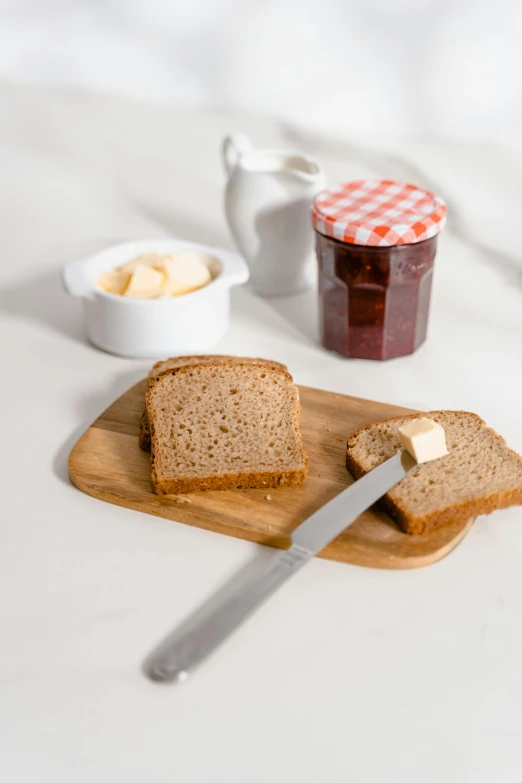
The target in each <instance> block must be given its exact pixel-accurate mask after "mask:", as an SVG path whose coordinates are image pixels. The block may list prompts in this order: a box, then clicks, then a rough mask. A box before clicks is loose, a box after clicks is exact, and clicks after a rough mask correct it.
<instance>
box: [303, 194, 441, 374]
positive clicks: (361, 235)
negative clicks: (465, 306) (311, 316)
mask: <svg viewBox="0 0 522 783" xmlns="http://www.w3.org/2000/svg"><path fill="white" fill-rule="evenodd" d="M445 219H446V205H445V204H444V202H443V200H442V199H441V198H439V197H438V196H435V195H434V194H433V193H431V192H429V191H427V190H422V189H421V188H418V187H416V186H415V185H406V184H402V183H398V182H393V181H391V180H359V181H356V182H348V183H345V184H343V185H340V186H339V187H337V188H335V189H333V190H324V191H322V192H321V193H319V194H318V195H317V196H316V197H315V199H314V202H313V206H312V223H313V226H314V229H315V232H316V250H317V259H318V262H319V296H320V322H321V327H322V342H323V345H324V346H325V348H328V349H330V350H332V351H337V352H338V353H341V354H344V355H345V356H350V357H352V358H358V359H392V358H395V357H397V356H406V355H407V354H411V353H413V351H415V350H416V349H417V348H418V347H419V345H421V343H423V342H424V340H425V339H426V331H427V325H428V313H429V305H430V294H431V282H432V277H433V262H434V259H435V252H436V246H437V235H438V234H439V232H440V231H441V229H442V228H443V226H444V222H445Z"/></svg>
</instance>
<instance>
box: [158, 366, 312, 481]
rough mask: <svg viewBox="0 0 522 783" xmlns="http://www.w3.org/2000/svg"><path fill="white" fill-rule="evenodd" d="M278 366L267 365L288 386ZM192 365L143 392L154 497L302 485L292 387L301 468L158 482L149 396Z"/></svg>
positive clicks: (297, 411)
mask: <svg viewBox="0 0 522 783" xmlns="http://www.w3.org/2000/svg"><path fill="white" fill-rule="evenodd" d="M255 364H256V363H255V362H252V361H251V360H250V361H241V360H240V359H236V357H231V361H230V362H222V361H221V362H206V363H205V366H206V367H216V368H219V367H223V366H230V367H234V366H237V365H240V366H248V367H251V366H252V365H255ZM263 364H266V361H262V362H260V366H262V365H263ZM276 364H278V363H273V364H271V366H272V369H273V370H275V371H276V372H278V373H279V374H280V375H281V376H284V377H285V378H286V379H287V380H288V381H290V383H292V384H293V382H294V381H293V378H292V376H291V375H290V373H289V372H288V370H287V369H286V367H285V366H284V365H280V366H276ZM193 367H194V365H183V366H182V367H176V368H174V369H172V370H166V371H165V372H162V373H161V374H160V375H158V376H155V377H154V378H152V379H151V382H150V383H149V386H148V387H147V390H146V392H145V402H146V412H147V416H148V419H149V424H150V435H151V478H152V485H153V487H154V491H155V492H156V494H157V495H175V494H179V493H183V492H199V491H207V490H225V489H273V488H275V487H281V486H287V487H288V486H297V485H299V484H302V483H303V482H304V481H305V479H306V478H307V476H308V456H307V454H306V451H305V449H304V444H303V439H302V436H301V432H300V430H299V422H300V413H301V409H300V405H299V390H298V389H297V387H296V386H293V389H294V391H295V398H296V409H295V414H294V420H293V425H294V428H295V430H296V432H297V434H298V440H299V449H300V454H301V458H302V462H303V466H302V467H301V468H292V469H287V470H275V471H273V470H272V471H271V470H266V471H252V470H243V471H241V470H239V471H236V472H230V473H216V474H214V475H209V476H201V477H198V476H194V477H190V478H184V477H177V478H169V479H161V478H160V477H159V476H158V474H157V471H156V458H155V452H154V440H155V417H154V412H153V411H151V410H150V401H151V398H152V392H153V389H154V386H155V385H156V384H157V383H158V382H159V381H160V380H161V378H162V377H163V376H165V375H178V374H183V373H186V372H190V371H191V370H192V369H193Z"/></svg>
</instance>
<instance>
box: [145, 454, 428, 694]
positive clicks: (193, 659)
mask: <svg viewBox="0 0 522 783" xmlns="http://www.w3.org/2000/svg"><path fill="white" fill-rule="evenodd" d="M416 465H417V463H416V462H415V460H414V459H413V458H412V457H411V456H410V455H409V454H408V453H407V452H406V451H402V452H399V454H396V455H395V456H394V457H391V458H390V459H388V460H386V461H385V462H383V463H382V464H381V465H379V466H378V467H377V468H374V469H373V470H372V471H370V472H369V473H367V474H366V475H365V476H363V477H362V478H360V479H359V480H358V481H355V482H354V483H353V484H351V485H350V486H349V487H348V488H347V489H345V490H344V491H343V492H341V493H340V494H339V495H337V497H335V498H334V499H333V500H331V501H330V502H329V503H327V504H326V505H325V506H323V507H322V508H320V509H319V510H318V511H316V512H315V513H314V514H312V516H311V517H309V518H308V519H307V520H306V521H305V522H303V523H302V524H301V525H299V527H297V528H296V530H295V531H294V532H293V534H292V538H291V546H290V548H289V549H287V550H285V551H283V552H278V553H276V554H275V555H274V556H273V558H272V559H271V562H270V563H269V565H268V567H267V568H266V569H264V570H263V571H262V572H261V573H257V574H255V575H254V576H253V577H252V578H251V579H250V580H249V581H248V582H247V583H246V584H243V585H242V586H241V589H240V590H236V591H235V592H234V593H232V594H231V595H229V596H227V597H226V598H225V599H224V600H222V601H221V603H219V604H218V605H217V606H215V605H214V606H213V607H212V611H211V612H210V613H209V612H207V613H205V611H204V608H205V607H203V611H202V610H201V609H200V610H199V611H198V612H197V618H196V619H195V621H194V622H192V623H191V622H190V621H188V622H185V623H184V624H183V627H184V628H186V627H187V626H188V628H187V630H186V632H185V633H182V634H181V635H180V634H177V633H176V631H174V632H173V633H172V634H170V635H169V636H168V637H167V639H166V640H165V641H163V642H162V643H161V644H160V645H159V646H158V647H157V648H155V649H154V650H153V652H152V653H151V654H150V655H149V656H148V657H147V659H146V661H145V664H144V670H145V672H146V674H147V675H148V676H149V677H151V678H152V679H154V680H158V681H173V680H178V681H182V680H185V679H186V678H187V677H188V673H189V671H190V670H191V669H193V668H194V667H195V666H196V665H198V664H200V663H202V662H203V661H204V660H205V659H206V658H208V656H209V655H210V654H211V653H212V652H213V651H214V650H215V649H216V648H217V647H219V646H220V645H221V644H222V643H223V642H224V641H225V639H227V637H228V636H230V635H231V634H232V633H233V632H234V631H235V630H236V629H237V628H238V627H239V626H240V625H241V624H242V623H243V622H244V621H245V620H246V619H247V618H248V617H250V616H251V615H252V614H253V612H254V611H255V610H256V609H257V608H259V607H260V606H261V605H262V604H263V603H264V602H265V601H266V600H267V599H268V598H269V597H270V596H271V595H273V594H274V593H275V592H276V590H277V589H278V588H279V587H281V585H283V584H284V583H285V582H286V581H287V580H288V579H290V577H291V576H293V575H294V574H296V573H297V572H298V571H299V570H300V569H301V568H302V567H303V566H304V565H306V563H308V562H309V560H311V559H312V558H313V557H314V556H315V555H317V554H318V553H319V552H321V551H322V550H323V549H324V548H325V547H326V546H327V545H328V544H329V543H330V541H333V539H334V538H336V537H337V536H338V535H340V534H341V533H342V532H343V530H345V529H346V528H347V527H348V526H349V525H351V524H352V522H355V520H356V519H357V517H359V516H360V515H361V514H362V512H363V511H365V510H366V509H367V508H369V507H370V506H371V505H373V503H375V502H376V501H377V500H379V498H381V497H382V496H383V495H384V494H386V492H388V491H389V490H390V489H391V488H392V487H394V486H395V484H397V483H398V482H399V481H400V480H401V479H402V478H404V476H406V475H407V474H408V473H409V472H410V471H411V470H412V469H413V468H414V467H415V466H416Z"/></svg>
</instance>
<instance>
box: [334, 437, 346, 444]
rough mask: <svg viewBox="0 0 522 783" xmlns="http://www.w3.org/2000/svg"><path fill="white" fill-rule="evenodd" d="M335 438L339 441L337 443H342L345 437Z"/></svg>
mask: <svg viewBox="0 0 522 783" xmlns="http://www.w3.org/2000/svg"><path fill="white" fill-rule="evenodd" d="M335 440H337V441H339V443H344V442H345V440H346V439H345V438H336V439H335Z"/></svg>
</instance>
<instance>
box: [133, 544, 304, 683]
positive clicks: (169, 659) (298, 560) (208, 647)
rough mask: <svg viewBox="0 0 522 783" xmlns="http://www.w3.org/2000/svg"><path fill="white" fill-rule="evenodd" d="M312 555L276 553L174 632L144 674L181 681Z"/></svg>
mask: <svg viewBox="0 0 522 783" xmlns="http://www.w3.org/2000/svg"><path fill="white" fill-rule="evenodd" d="M311 557H312V554H311V553H310V552H308V551H306V550H304V549H302V548H301V547H298V546H295V545H294V546H291V547H290V549H287V550H286V551H284V552H281V553H278V554H277V555H276V556H275V557H274V559H273V562H272V563H271V564H270V565H269V567H268V569H266V570H265V571H263V572H262V573H261V574H258V575H257V576H254V577H253V578H251V579H250V581H248V582H247V583H246V585H245V586H244V588H243V589H242V590H241V592H239V591H238V592H235V593H233V594H232V595H231V596H230V597H229V598H228V599H225V600H224V601H223V602H222V603H221V604H220V605H219V606H218V607H217V608H214V609H213V611H212V612H211V613H210V614H208V615H207V616H206V617H205V616H204V617H203V618H202V619H201V620H200V621H199V622H196V623H195V624H194V625H193V626H192V627H191V628H190V629H189V630H188V631H187V632H186V633H184V634H183V635H181V636H180V635H179V634H177V633H176V631H174V633H173V634H171V635H170V636H169V637H167V639H166V640H165V641H163V642H162V643H161V644H160V645H159V646H158V647H157V648H156V649H155V650H154V651H153V652H152V653H151V654H150V655H149V657H148V658H147V660H146V662H145V672H146V674H147V675H148V676H149V677H151V679H153V680H159V681H162V682H170V681H172V680H177V681H178V682H179V681H183V680H185V679H186V678H187V677H188V674H189V671H190V670H191V669H193V668H194V667H195V666H197V665H198V664H200V663H201V662H202V661H204V660H205V658H207V657H208V656H209V655H210V654H211V653H212V652H214V650H215V649H216V648H217V647H219V646H220V645H221V644H222V643H223V642H224V641H225V640H226V639H227V638H228V637H229V636H230V635H231V634H232V633H233V632H234V631H235V630H236V628H238V627H239V626H240V625H242V623H243V622H244V621H245V620H246V619H247V618H248V617H249V616H250V615H251V614H252V613H253V612H254V611H255V610H256V609H257V608H258V607H259V606H261V604H263V603H264V602H265V601H266V600H267V599H268V598H269V597H270V596H271V595H272V594H273V593H275V591H276V590H277V589H278V588H279V587H280V586H281V585H282V584H283V583H284V582H286V580H287V579H289V578H290V577H291V576H293V574H295V573H296V572H297V571H298V570H299V569H300V568H302V566H304V565H305V563H307V562H308V561H309V560H310V558H311Z"/></svg>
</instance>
